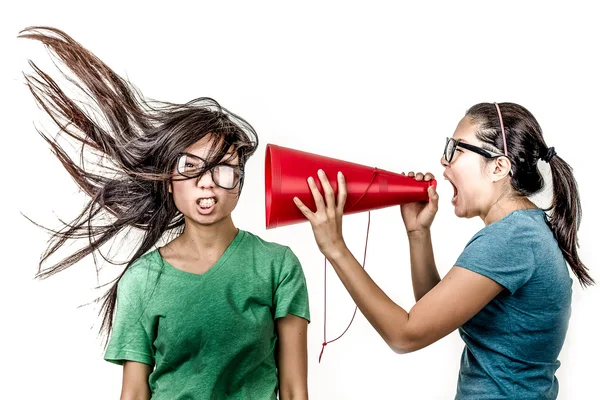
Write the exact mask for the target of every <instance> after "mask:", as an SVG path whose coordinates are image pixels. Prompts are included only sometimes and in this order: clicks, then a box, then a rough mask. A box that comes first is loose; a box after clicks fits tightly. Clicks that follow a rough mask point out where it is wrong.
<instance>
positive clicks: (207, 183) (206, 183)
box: [196, 171, 215, 188]
mask: <svg viewBox="0 0 600 400" xmlns="http://www.w3.org/2000/svg"><path fill="white" fill-rule="evenodd" d="M196 179H197V181H196V186H198V187H200V188H212V187H215V182H214V181H213V178H212V172H211V171H206V172H205V173H204V175H201V176H199V177H198V178H196Z"/></svg>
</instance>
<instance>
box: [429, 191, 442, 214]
mask: <svg viewBox="0 0 600 400" xmlns="http://www.w3.org/2000/svg"><path fill="white" fill-rule="evenodd" d="M427 194H428V195H429V203H427V206H428V207H431V208H432V209H433V210H437V209H438V201H439V199H440V196H439V195H438V193H437V191H436V190H435V188H434V187H433V186H429V187H428V188H427Z"/></svg>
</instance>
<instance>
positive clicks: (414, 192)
mask: <svg viewBox="0 0 600 400" xmlns="http://www.w3.org/2000/svg"><path fill="white" fill-rule="evenodd" d="M319 169H322V170H323V171H325V173H326V174H327V177H328V179H329V182H330V183H331V186H332V187H333V190H334V191H335V192H336V193H337V173H338V171H341V172H342V173H343V174H344V176H345V178H346V187H347V192H348V196H347V199H346V205H345V206H344V214H352V213H357V212H361V211H367V210H375V209H378V208H384V207H389V206H393V205H399V204H405V203H411V202H414V201H427V200H428V199H429V196H428V194H427V188H428V187H429V186H431V185H433V186H434V187H435V186H436V181H435V180H431V181H428V182H425V181H417V180H415V179H414V178H409V177H407V176H404V175H400V174H396V173H393V172H389V171H385V170H382V169H377V168H373V167H366V166H364V165H360V164H354V163H351V162H347V161H341V160H336V159H334V158H329V157H323V156H319V155H316V154H311V153H306V152H303V151H299V150H294V149H289V148H286V147H281V146H276V145H273V144H268V145H267V150H266V154H265V206H266V224H267V229H271V228H277V227H279V226H284V225H291V224H295V223H298V222H303V221H306V217H305V216H304V215H303V214H302V213H301V212H300V210H298V208H297V207H296V205H295V204H294V201H293V198H294V197H298V198H299V199H300V200H302V202H303V203H304V204H306V206H307V207H309V208H311V209H312V210H315V209H316V206H315V201H314V199H313V197H312V194H311V192H310V188H309V187H308V183H307V181H306V179H307V178H308V177H309V176H312V177H313V178H315V182H316V183H317V187H318V188H319V190H321V191H322V187H321V183H320V181H319V178H318V177H317V170H319Z"/></svg>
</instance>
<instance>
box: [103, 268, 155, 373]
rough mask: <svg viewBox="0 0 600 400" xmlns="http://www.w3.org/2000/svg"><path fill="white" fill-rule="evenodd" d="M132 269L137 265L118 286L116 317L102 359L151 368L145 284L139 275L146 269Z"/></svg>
mask: <svg viewBox="0 0 600 400" xmlns="http://www.w3.org/2000/svg"><path fill="white" fill-rule="evenodd" d="M135 267H137V265H136V264H134V265H132V266H131V267H129V270H128V271H127V272H126V273H125V274H124V275H123V277H122V278H121V280H120V281H119V282H118V286H117V306H116V315H115V318H114V322H113V330H112V333H111V336H110V340H109V342H108V347H107V349H106V353H105V354H104V359H105V360H106V361H109V362H112V363H115V364H119V365H121V364H123V361H136V362H140V363H144V364H148V365H154V351H153V346H152V343H153V342H154V338H153V337H152V335H153V334H152V331H153V329H152V327H151V323H150V320H149V318H148V317H147V315H146V313H145V309H146V307H147V301H146V300H147V299H148V296H145V289H146V287H145V286H146V282H148V280H147V276H146V274H144V273H143V272H142V271H140V269H141V270H144V269H145V268H135Z"/></svg>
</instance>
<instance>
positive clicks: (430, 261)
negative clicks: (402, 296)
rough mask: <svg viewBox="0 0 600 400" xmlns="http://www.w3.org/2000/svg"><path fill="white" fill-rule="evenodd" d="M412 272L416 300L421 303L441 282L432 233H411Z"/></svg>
mask: <svg viewBox="0 0 600 400" xmlns="http://www.w3.org/2000/svg"><path fill="white" fill-rule="evenodd" d="M408 243H409V247H410V272H411V276H412V284H413V292H414V294H415V300H416V301H419V300H420V299H421V297H423V296H425V295H426V294H427V292H429V291H430V290H431V289H433V288H434V287H435V285H437V284H438V283H439V282H440V274H439V273H438V270H437V267H436V266H435V259H434V257H433V246H432V244H431V231H430V230H427V231H424V232H419V233H409V235H408Z"/></svg>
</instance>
